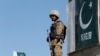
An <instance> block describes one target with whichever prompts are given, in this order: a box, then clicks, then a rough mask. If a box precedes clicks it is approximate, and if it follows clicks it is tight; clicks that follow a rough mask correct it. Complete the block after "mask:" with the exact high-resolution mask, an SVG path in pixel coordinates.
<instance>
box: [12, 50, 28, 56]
mask: <svg viewBox="0 0 100 56" xmlns="http://www.w3.org/2000/svg"><path fill="white" fill-rule="evenodd" d="M13 56H26V55H25V53H24V52H16V51H13Z"/></svg>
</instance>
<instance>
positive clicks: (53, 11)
mask: <svg viewBox="0 0 100 56" xmlns="http://www.w3.org/2000/svg"><path fill="white" fill-rule="evenodd" d="M51 15H55V16H57V17H59V12H58V11H57V10H51V12H50V16H51Z"/></svg>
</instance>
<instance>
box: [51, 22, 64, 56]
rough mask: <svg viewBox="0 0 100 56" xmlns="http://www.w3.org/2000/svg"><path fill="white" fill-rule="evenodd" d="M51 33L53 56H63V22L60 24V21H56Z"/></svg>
mask: <svg viewBox="0 0 100 56" xmlns="http://www.w3.org/2000/svg"><path fill="white" fill-rule="evenodd" d="M52 27H53V28H54V29H51V32H50V40H51V41H50V43H51V50H52V53H51V56H62V43H63V40H62V38H63V36H61V34H62V30H63V28H64V25H63V23H62V22H59V20H57V21H55V22H54V23H53V24H52V26H51V28H52Z"/></svg>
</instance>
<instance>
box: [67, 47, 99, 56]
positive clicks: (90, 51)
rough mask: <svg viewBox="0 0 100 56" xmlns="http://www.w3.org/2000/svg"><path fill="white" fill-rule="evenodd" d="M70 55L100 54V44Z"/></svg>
mask: <svg viewBox="0 0 100 56" xmlns="http://www.w3.org/2000/svg"><path fill="white" fill-rule="evenodd" d="M68 55H69V56H100V45H96V46H93V47H89V48H86V49H84V50H79V51H76V52H73V53H70V54H68Z"/></svg>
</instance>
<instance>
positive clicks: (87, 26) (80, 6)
mask: <svg viewBox="0 0 100 56" xmlns="http://www.w3.org/2000/svg"><path fill="white" fill-rule="evenodd" d="M75 3H76V5H75V8H76V16H75V19H76V21H75V23H76V50H79V49H83V48H87V47H90V46H94V45H96V44H97V43H98V17H97V14H98V13H97V12H98V11H97V8H98V0H75Z"/></svg>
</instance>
